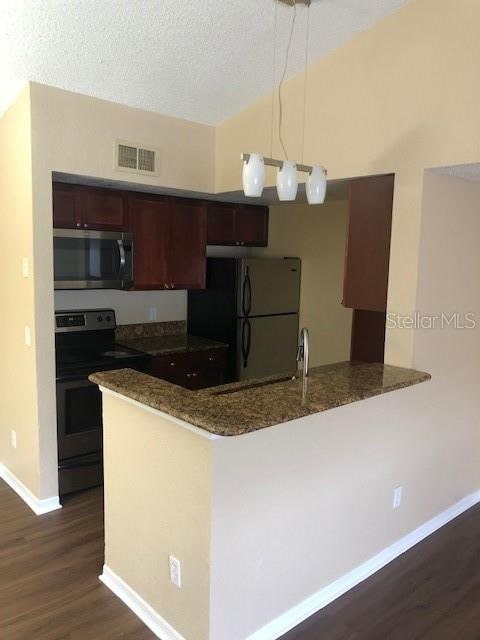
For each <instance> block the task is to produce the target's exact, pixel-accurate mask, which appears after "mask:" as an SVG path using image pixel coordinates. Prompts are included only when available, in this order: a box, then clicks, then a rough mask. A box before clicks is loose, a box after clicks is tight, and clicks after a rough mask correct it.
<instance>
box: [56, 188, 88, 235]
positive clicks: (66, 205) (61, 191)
mask: <svg viewBox="0 0 480 640" xmlns="http://www.w3.org/2000/svg"><path fill="white" fill-rule="evenodd" d="M76 193H77V191H76V187H75V186H74V185H71V184H62V183H61V182H54V183H53V226H54V227H60V228H63V229H79V228H80V227H81V225H82V220H81V216H80V211H79V209H78V207H77V197H76Z"/></svg>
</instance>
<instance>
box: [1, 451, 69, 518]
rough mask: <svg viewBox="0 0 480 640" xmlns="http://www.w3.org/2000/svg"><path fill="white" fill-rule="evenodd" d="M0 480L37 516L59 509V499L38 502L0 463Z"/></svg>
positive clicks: (46, 499)
mask: <svg viewBox="0 0 480 640" xmlns="http://www.w3.org/2000/svg"><path fill="white" fill-rule="evenodd" d="M0 478H1V479H2V480H4V482H6V483H7V484H8V486H9V487H10V488H11V489H13V490H14V491H15V493H16V494H17V495H18V496H20V498H21V499H22V500H23V501H24V502H25V503H26V504H27V505H28V506H29V507H30V509H31V510H32V511H33V513H35V514H36V515H37V516H41V515H43V514H44V513H50V511H55V510H56V509H61V508H62V505H61V504H60V499H59V497H58V496H53V497H52V498H45V499H44V500H40V499H39V498H37V497H36V496H34V495H33V493H32V492H31V491H30V489H28V488H27V487H26V486H25V485H24V484H23V482H21V481H20V480H19V479H18V478H17V476H15V475H14V474H13V473H12V472H11V471H10V470H9V469H7V467H6V466H5V465H4V464H1V463H0Z"/></svg>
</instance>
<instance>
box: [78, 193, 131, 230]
mask: <svg viewBox="0 0 480 640" xmlns="http://www.w3.org/2000/svg"><path fill="white" fill-rule="evenodd" d="M78 201H79V206H80V211H81V216H82V228H84V229H97V230H100V231H123V230H124V228H125V226H126V225H125V222H126V220H125V217H126V214H125V209H126V207H125V198H124V194H123V192H122V191H116V190H114V189H93V188H90V187H79V191H78Z"/></svg>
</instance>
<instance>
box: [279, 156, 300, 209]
mask: <svg viewBox="0 0 480 640" xmlns="http://www.w3.org/2000/svg"><path fill="white" fill-rule="evenodd" d="M297 189H298V178H297V165H296V164H295V163H294V162H292V161H291V160H285V162H284V163H283V166H282V167H281V169H279V170H278V173H277V193H278V199H279V200H282V201H289V200H295V198H296V197H297Z"/></svg>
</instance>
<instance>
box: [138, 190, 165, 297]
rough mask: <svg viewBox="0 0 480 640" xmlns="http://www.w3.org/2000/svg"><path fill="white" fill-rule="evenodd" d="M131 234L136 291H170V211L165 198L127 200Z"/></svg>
mask: <svg viewBox="0 0 480 640" xmlns="http://www.w3.org/2000/svg"><path fill="white" fill-rule="evenodd" d="M128 215H129V221H130V229H131V231H132V232H133V237H134V246H133V282H134V288H135V289H167V288H170V285H169V283H170V281H171V279H170V276H169V264H168V251H169V244H170V238H169V234H170V211H169V204H168V201H167V200H166V199H165V198H160V197H158V198H157V197H153V198H141V197H135V196H131V197H129V198H128Z"/></svg>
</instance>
